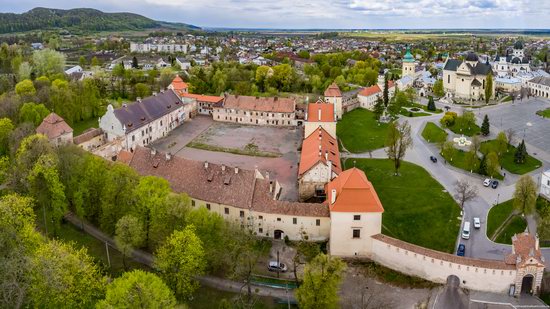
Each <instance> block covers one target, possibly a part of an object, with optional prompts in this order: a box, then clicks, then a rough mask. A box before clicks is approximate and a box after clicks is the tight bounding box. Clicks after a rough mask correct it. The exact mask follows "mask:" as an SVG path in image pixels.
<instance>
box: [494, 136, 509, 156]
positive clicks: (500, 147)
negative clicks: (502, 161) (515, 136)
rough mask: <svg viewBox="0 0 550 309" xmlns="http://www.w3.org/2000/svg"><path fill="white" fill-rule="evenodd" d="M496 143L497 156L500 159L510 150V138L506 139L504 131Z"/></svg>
mask: <svg viewBox="0 0 550 309" xmlns="http://www.w3.org/2000/svg"><path fill="white" fill-rule="evenodd" d="M495 141H496V148H497V154H498V155H499V157H500V156H501V155H503V154H504V153H505V152H506V150H508V138H507V137H506V133H504V132H503V131H500V132H499V133H498V135H497V138H496V140H495Z"/></svg>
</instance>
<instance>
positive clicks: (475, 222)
mask: <svg viewBox="0 0 550 309" xmlns="http://www.w3.org/2000/svg"><path fill="white" fill-rule="evenodd" d="M480 227H481V221H480V220H479V218H478V217H475V218H474V228H476V229H478V228H480Z"/></svg>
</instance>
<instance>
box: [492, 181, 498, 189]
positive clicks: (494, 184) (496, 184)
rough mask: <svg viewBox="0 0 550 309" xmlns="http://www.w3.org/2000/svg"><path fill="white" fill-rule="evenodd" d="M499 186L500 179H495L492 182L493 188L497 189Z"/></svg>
mask: <svg viewBox="0 0 550 309" xmlns="http://www.w3.org/2000/svg"><path fill="white" fill-rule="evenodd" d="M497 187H498V180H493V182H492V183H491V188H493V189H496V188H497Z"/></svg>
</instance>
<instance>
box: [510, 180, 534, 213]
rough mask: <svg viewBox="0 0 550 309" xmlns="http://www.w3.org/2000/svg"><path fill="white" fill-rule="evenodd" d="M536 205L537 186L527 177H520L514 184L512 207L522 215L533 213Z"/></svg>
mask: <svg viewBox="0 0 550 309" xmlns="http://www.w3.org/2000/svg"><path fill="white" fill-rule="evenodd" d="M536 203H537V184H536V183H535V182H534V181H533V178H531V176H529V175H523V176H521V177H520V178H519V179H518V181H517V182H516V190H515V191H514V207H515V208H516V209H517V210H519V211H520V212H521V213H523V214H531V213H533V212H534V211H535V205H536Z"/></svg>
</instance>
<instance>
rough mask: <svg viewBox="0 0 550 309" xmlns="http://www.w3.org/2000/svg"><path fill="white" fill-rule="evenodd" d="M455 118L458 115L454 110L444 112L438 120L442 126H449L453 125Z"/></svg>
mask: <svg viewBox="0 0 550 309" xmlns="http://www.w3.org/2000/svg"><path fill="white" fill-rule="evenodd" d="M457 118H458V115H457V114H456V113H455V112H446V113H445V115H444V116H443V117H442V118H441V119H440V120H439V122H440V123H441V125H442V126H443V127H446V128H449V127H452V126H454V125H455V122H456V119H457Z"/></svg>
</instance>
